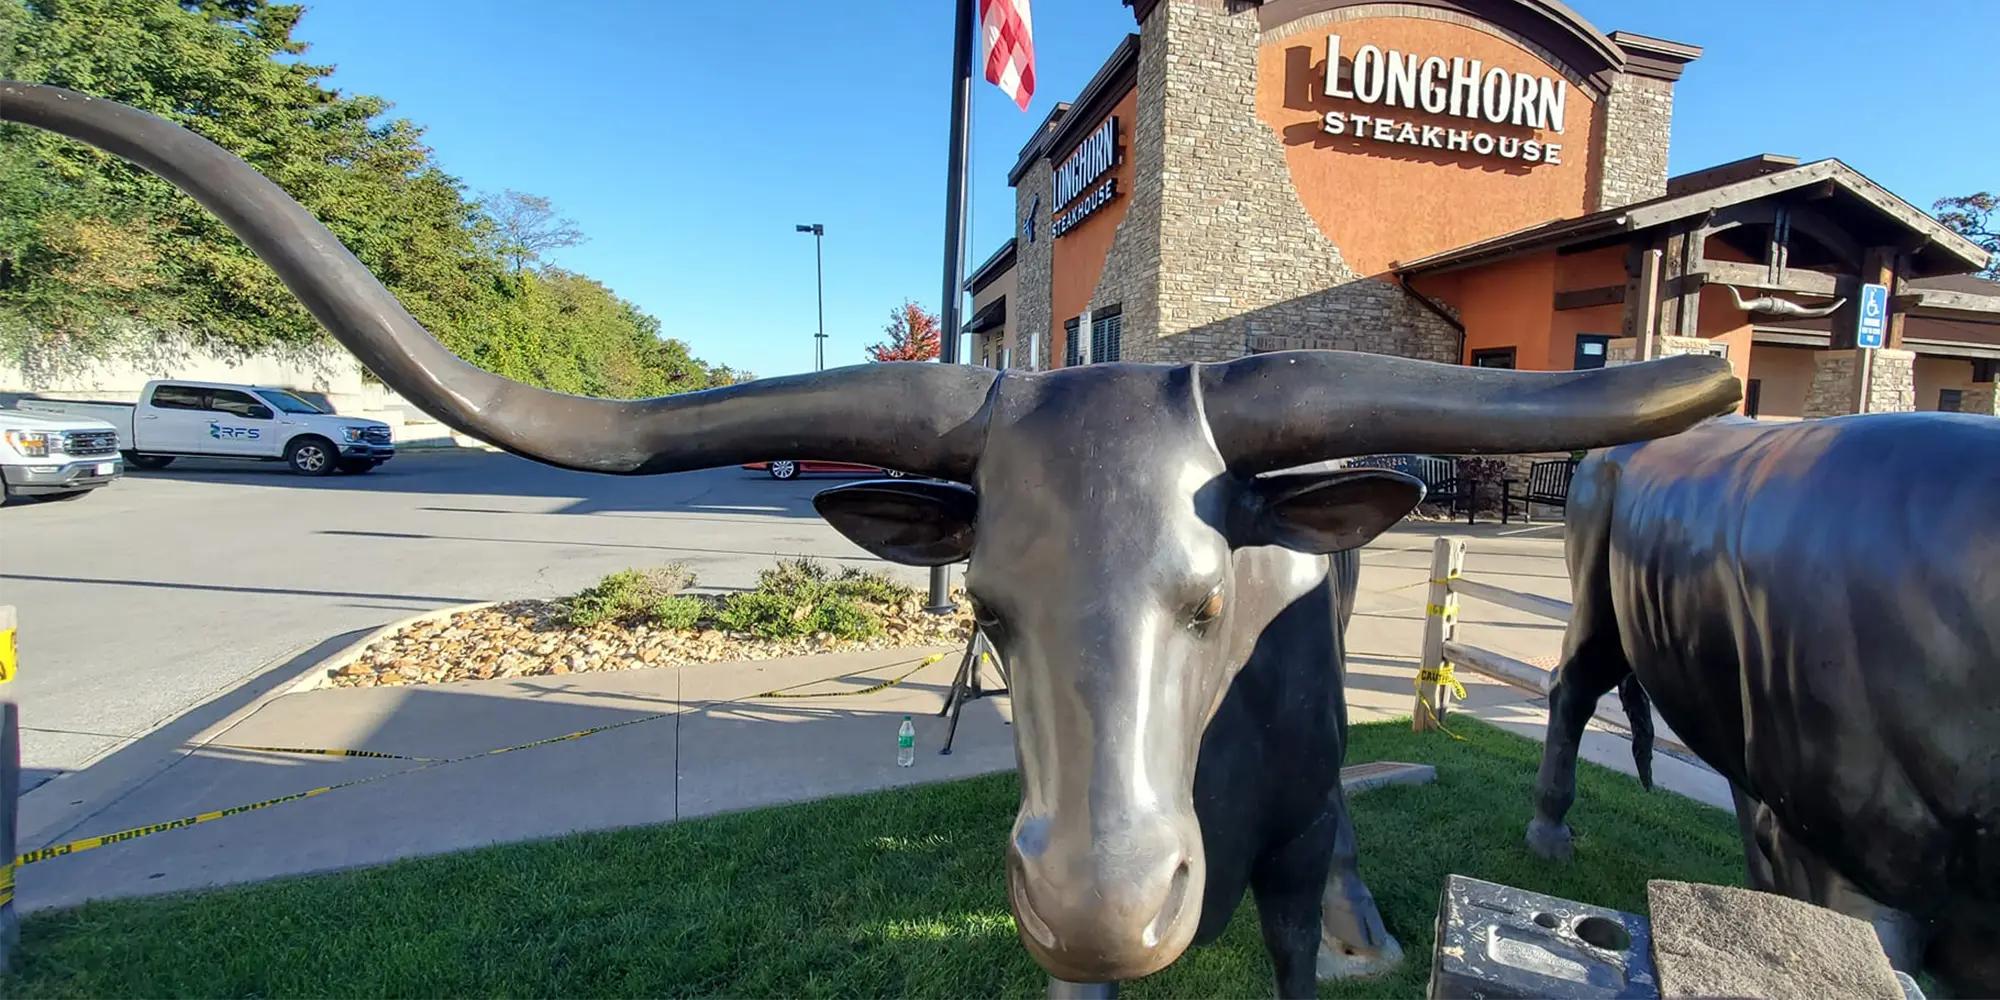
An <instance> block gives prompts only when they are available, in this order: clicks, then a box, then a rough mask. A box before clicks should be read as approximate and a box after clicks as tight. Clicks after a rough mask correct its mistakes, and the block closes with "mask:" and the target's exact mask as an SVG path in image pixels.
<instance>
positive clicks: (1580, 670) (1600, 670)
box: [1528, 604, 1632, 861]
mask: <svg viewBox="0 0 2000 1000" xmlns="http://www.w3.org/2000/svg"><path fill="white" fill-rule="evenodd" d="M1577 610H1578V612H1580V613H1581V612H1584V611H1586V608H1585V607H1584V606H1583V605H1581V604H1579V606H1578V608H1577ZM1563 647H1564V648H1563V659H1562V663H1561V665H1559V666H1558V667H1557V668H1556V675H1555V684H1554V686H1552V687H1551V688H1549V726H1548V731H1547V733H1546V734H1545V735H1544V737H1543V740H1542V766H1541V770H1540V771H1538V772H1537V773H1536V774H1535V818H1534V819H1533V820H1530V821H1529V823H1528V847H1529V849H1531V850H1533V851H1534V852H1535V853H1536V854H1539V855H1541V856H1542V857H1545V858H1550V859H1553V860H1557V861H1567V860H1569V857H1570V854H1571V852H1572V850H1573V848H1572V845H1571V838H1570V832H1569V825H1568V824H1566V823H1565V822H1563V817H1564V816H1565V815H1567V814H1568V813H1569V807H1570V806H1571V805H1574V804H1575V803H1576V752H1577V749H1578V748H1579V747H1581V746H1582V744H1583V730H1584V727H1585V726H1588V725H1589V724H1590V717H1591V716H1592V715H1595V714H1596V713H1597V701H1598V699H1600V698H1602V697H1604V695H1605V693H1606V692H1609V691H1610V690H1611V689H1612V688H1614V687H1617V686H1618V682H1619V681H1620V680H1623V679H1624V678H1625V676H1626V675H1627V674H1629V673H1631V672H1632V671H1631V667H1630V666H1628V665H1627V664H1626V662H1625V653H1624V651H1623V650H1622V649H1620V648H1619V645H1618V633H1617V631H1616V629H1614V628H1605V627H1602V626H1600V625H1598V624H1596V623H1593V622H1591V621H1590V620H1588V619H1586V618H1577V619H1573V620H1572V621H1571V622H1570V627H1569V631H1568V633H1567V634H1565V635H1564V636H1563Z"/></svg>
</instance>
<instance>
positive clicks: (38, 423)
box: [0, 409, 125, 504]
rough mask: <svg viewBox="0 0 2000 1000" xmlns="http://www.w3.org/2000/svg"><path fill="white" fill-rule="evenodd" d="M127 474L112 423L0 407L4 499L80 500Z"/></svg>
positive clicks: (1, 492) (0, 473) (0, 501)
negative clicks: (119, 455) (119, 453)
mask: <svg viewBox="0 0 2000 1000" xmlns="http://www.w3.org/2000/svg"><path fill="white" fill-rule="evenodd" d="M124 474H125V463H124V461H123V460H122V459H120V458H119V457H118V431H117V430H116V429H115V428H113V427H112V426H111V425H110V424H107V423H105V422H104V421H102V420H92V419H90V418H89V417H58V416H52V415H48V414H36V413H22V412H21V411H19V410H5V409H0V504H5V503H7V502H8V501H10V500H12V499H13V498H15V497H38V498H43V499H49V500H74V499H76V498H77V497H80V496H83V495H84V494H86V493H89V492H90V491H91V490H94V489H96V488H98V487H100V486H104V485H107V484H109V483H110V482H112V481H113V480H115V479H117V478H118V477H119V476H121V475H124Z"/></svg>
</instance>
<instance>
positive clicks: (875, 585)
mask: <svg viewBox="0 0 2000 1000" xmlns="http://www.w3.org/2000/svg"><path fill="white" fill-rule="evenodd" d="M833 589H834V592H835V593H837V594H840V595H842V596H845V597H851V598H854V599H855V600H858V601H868V602H870V603H873V604H886V605H889V606H891V607H894V606H895V605H898V604H901V603H903V602H904V601H906V600H909V599H910V598H911V597H912V596H915V594H916V592H917V590H916V588H915V587H909V586H905V585H903V584H900V583H897V582H896V581H895V580H892V579H890V578H889V575H888V574H886V573H881V572H876V571H870V570H863V569H860V568H858V567H854V566H849V567H847V568H846V569H844V570H842V571H841V573H840V578H839V579H838V580H835V581H834V582H833Z"/></svg>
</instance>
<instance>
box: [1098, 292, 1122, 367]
mask: <svg viewBox="0 0 2000 1000" xmlns="http://www.w3.org/2000/svg"><path fill="white" fill-rule="evenodd" d="M1124 333H1125V314H1124V313H1123V312H1121V311H1119V309H1118V307H1117V306H1112V307H1111V314H1110V315H1108V316H1107V315H1104V314H1102V313H1099V314H1095V315H1093V316H1091V318H1090V360H1091V362H1092V363H1093V364H1094V363H1096V362H1099V361H1116V360H1118V349H1119V345H1120V342H1121V341H1122V340H1123V339H1124V338H1123V335H1124Z"/></svg>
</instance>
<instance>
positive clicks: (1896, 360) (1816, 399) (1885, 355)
mask: <svg viewBox="0 0 2000 1000" xmlns="http://www.w3.org/2000/svg"><path fill="white" fill-rule="evenodd" d="M1860 353H1861V351H1860V350H1859V349H1855V350H1844V351H1815V352H1814V353H1813V380H1812V388H1811V389H1809V390H1807V391H1806V406H1805V413H1804V414H1803V415H1804V416H1805V418H1806V419H1808V420H1810V419H1812V418H1814V417H1836V416H1841V415H1843V414H1848V413H1853V412H1855V408H1854V398H1855V392H1854V379H1855V365H1854V362H1855V359H1856V358H1857V357H1858V356H1859V355H1860ZM1874 354H1875V358H1874V362H1873V365H1872V367H1871V369H1870V374H1869V379H1868V412H1869V413H1899V412H1909V411H1911V410H1914V409H1916V408H1917V383H1916V364H1915V363H1916V357H1917V356H1916V354H1915V353H1914V352H1911V351H1898V350H1890V349H1888V348H1880V349H1877V350H1876V351H1875V352H1874Z"/></svg>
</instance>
